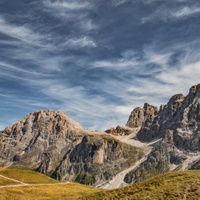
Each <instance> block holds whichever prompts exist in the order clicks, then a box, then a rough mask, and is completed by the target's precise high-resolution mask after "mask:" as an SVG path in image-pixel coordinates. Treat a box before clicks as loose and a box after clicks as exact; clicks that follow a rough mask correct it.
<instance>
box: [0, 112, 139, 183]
mask: <svg viewBox="0 0 200 200" xmlns="http://www.w3.org/2000/svg"><path fill="white" fill-rule="evenodd" d="M142 156H143V151H142V150H141V149H140V148H138V147H133V146H131V145H129V144H125V143H122V142H121V141H119V140H117V139H115V138H113V137H112V136H109V135H108V134H106V133H104V132H103V133H102V132H95V133H94V132H92V131H89V130H86V129H84V128H83V127H82V126H81V125H79V124H78V123H77V122H75V121H74V120H72V119H71V118H69V117H68V116H67V115H66V114H65V113H64V112H61V111H58V112H56V111H44V110H42V111H38V112H34V113H30V114H29V115H26V116H25V117H24V118H23V119H21V120H20V121H18V122H17V123H16V124H14V125H13V126H12V127H7V128H6V129H5V130H4V131H1V132H0V166H2V167H9V168H15V169H16V168H18V169H31V170H35V171H38V172H41V173H44V174H47V175H49V176H51V177H53V178H55V179H57V180H68V181H75V182H79V183H83V184H87V185H97V184H100V183H102V182H104V181H106V180H108V179H111V178H112V177H113V176H114V175H116V174H117V173H119V172H120V171H122V170H123V169H125V168H127V167H129V166H131V165H132V164H134V163H135V162H136V161H137V160H138V159H141V157H142Z"/></svg>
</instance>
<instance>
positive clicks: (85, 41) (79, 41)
mask: <svg viewBox="0 0 200 200" xmlns="http://www.w3.org/2000/svg"><path fill="white" fill-rule="evenodd" d="M64 46H67V47H74V48H76V47H96V43H95V42H94V41H93V40H92V39H91V38H89V37H86V36H84V37H80V38H70V39H68V40H67V41H66V42H65V43H64Z"/></svg>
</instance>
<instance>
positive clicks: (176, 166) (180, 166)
mask: <svg viewBox="0 0 200 200" xmlns="http://www.w3.org/2000/svg"><path fill="white" fill-rule="evenodd" d="M127 127H128V128H129V129H130V128H138V132H137V133H136V134H135V136H134V137H133V138H132V139H134V140H138V142H141V143H147V144H151V143H154V142H155V141H157V143H156V144H155V143H154V145H153V146H152V147H153V148H152V150H151V152H150V153H149V155H148V156H147V159H146V160H145V161H144V162H143V163H141V164H140V166H138V167H137V168H135V169H133V170H132V171H129V172H128V174H127V175H126V176H125V178H124V181H125V182H126V183H128V184H130V183H134V182H138V181H142V180H145V179H146V178H149V177H152V176H155V175H158V174H161V173H166V172H170V171H174V170H188V169H200V84H198V85H194V86H192V87H191V88H190V89H189V93H188V94H187V95H186V96H184V95H183V94H175V95H173V96H172V97H171V98H170V99H169V101H168V103H167V104H166V105H161V106H160V108H159V109H158V108H157V107H155V106H153V105H149V104H148V103H145V104H144V107H143V108H135V109H134V110H133V111H132V112H131V114H130V116H129V119H128V121H127V123H126V127H125V128H124V127H117V128H116V129H110V130H108V131H107V132H108V133H110V134H114V135H120V136H121V135H122V136H123V137H124V136H125V137H126V135H127V134H130V131H129V129H128V128H127Z"/></svg>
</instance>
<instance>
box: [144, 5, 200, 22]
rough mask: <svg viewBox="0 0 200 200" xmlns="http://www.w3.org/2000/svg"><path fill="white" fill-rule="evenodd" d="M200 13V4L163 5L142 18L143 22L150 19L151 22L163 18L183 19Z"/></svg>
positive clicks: (166, 19)
mask: <svg viewBox="0 0 200 200" xmlns="http://www.w3.org/2000/svg"><path fill="white" fill-rule="evenodd" d="M199 13H200V7H199V6H198V5H197V6H191V7H188V6H181V7H180V6H179V7H177V8H174V9H172V8H167V7H164V6H161V7H159V8H157V9H156V10H155V12H154V13H152V14H151V15H149V16H146V17H143V18H142V19H141V22H142V23H146V22H149V21H150V22H151V21H157V20H163V21H168V20H170V21H173V20H182V19H185V18H188V17H191V16H193V15H195V14H199Z"/></svg>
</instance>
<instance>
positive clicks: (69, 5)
mask: <svg viewBox="0 0 200 200" xmlns="http://www.w3.org/2000/svg"><path fill="white" fill-rule="evenodd" d="M43 4H44V5H45V6H47V7H49V8H53V9H63V10H73V11H74V10H81V9H89V8H91V4H90V3H89V2H87V1H69V0H65V1H64V0H56V1H51V0H44V1H43Z"/></svg>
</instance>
